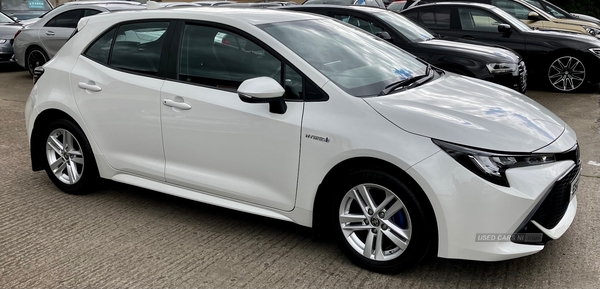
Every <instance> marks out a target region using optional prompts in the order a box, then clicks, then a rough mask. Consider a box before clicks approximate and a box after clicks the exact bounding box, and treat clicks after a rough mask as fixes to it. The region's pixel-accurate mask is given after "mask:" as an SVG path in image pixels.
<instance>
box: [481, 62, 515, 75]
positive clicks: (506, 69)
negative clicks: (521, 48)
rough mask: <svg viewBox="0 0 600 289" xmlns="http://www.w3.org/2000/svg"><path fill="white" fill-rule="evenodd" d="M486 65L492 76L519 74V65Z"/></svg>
mask: <svg viewBox="0 0 600 289" xmlns="http://www.w3.org/2000/svg"><path fill="white" fill-rule="evenodd" d="M486 65H487V68H488V70H489V71H490V73H491V74H505V73H512V74H513V75H518V74H519V71H518V70H519V64H517V63H488V64H486Z"/></svg>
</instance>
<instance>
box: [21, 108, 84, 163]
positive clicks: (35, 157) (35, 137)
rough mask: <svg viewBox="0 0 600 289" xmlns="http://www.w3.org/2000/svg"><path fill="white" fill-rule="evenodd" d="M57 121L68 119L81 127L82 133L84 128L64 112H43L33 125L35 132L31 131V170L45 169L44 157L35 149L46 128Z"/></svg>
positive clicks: (51, 110) (55, 110)
mask: <svg viewBox="0 0 600 289" xmlns="http://www.w3.org/2000/svg"><path fill="white" fill-rule="evenodd" d="M56 119H67V120H69V121H71V122H73V123H74V124H75V125H77V126H78V127H79V129H81V130H82V131H84V130H83V129H82V127H81V126H80V125H79V124H78V123H77V121H76V120H75V119H74V118H72V117H71V116H70V115H69V114H67V113H66V112H64V111H62V110H58V109H54V108H51V109H46V110H44V111H42V112H41V113H40V114H39V115H38V116H37V117H36V118H35V121H34V123H33V130H32V131H31V140H30V142H29V152H30V154H31V168H32V170H33V171H41V170H43V169H44V159H43V155H40V151H39V150H36V149H35V146H36V145H37V144H38V143H39V142H40V141H41V139H42V138H43V137H44V136H43V135H42V134H43V132H44V130H45V129H46V127H47V126H48V125H49V124H50V123H51V122H52V121H53V120H56Z"/></svg>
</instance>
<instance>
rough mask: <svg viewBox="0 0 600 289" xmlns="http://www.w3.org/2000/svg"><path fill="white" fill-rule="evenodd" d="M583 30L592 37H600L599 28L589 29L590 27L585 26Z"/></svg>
mask: <svg viewBox="0 0 600 289" xmlns="http://www.w3.org/2000/svg"><path fill="white" fill-rule="evenodd" d="M583 29H585V31H587V32H588V33H589V34H591V35H592V36H599V35H600V29H598V28H594V27H589V26H583Z"/></svg>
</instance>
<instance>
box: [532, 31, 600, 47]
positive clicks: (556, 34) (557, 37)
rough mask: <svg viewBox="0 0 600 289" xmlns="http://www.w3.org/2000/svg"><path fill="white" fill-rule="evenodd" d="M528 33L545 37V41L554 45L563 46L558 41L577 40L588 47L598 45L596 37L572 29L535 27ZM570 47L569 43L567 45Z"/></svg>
mask: <svg viewBox="0 0 600 289" xmlns="http://www.w3.org/2000/svg"><path fill="white" fill-rule="evenodd" d="M527 33H529V34H537V35H539V36H541V37H543V38H544V39H545V42H548V43H554V44H552V46H555V47H563V46H564V44H563V45H560V44H558V43H568V42H571V43H572V42H578V43H580V44H584V43H585V45H587V46H589V47H598V38H596V37H594V36H591V35H589V34H583V33H579V32H574V31H566V30H542V29H535V30H531V31H528V32H527ZM569 47H571V45H569Z"/></svg>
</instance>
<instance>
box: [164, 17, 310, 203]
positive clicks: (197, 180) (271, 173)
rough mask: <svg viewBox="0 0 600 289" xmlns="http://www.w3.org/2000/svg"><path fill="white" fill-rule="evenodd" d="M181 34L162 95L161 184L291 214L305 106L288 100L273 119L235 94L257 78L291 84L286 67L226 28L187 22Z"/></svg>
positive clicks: (263, 106) (265, 107)
mask: <svg viewBox="0 0 600 289" xmlns="http://www.w3.org/2000/svg"><path fill="white" fill-rule="evenodd" d="M182 37H183V39H182V41H181V46H182V47H181V49H180V56H179V68H178V71H179V72H178V75H177V80H167V81H166V82H165V84H164V86H163V88H162V92H161V100H162V102H163V105H162V106H161V119H162V128H163V143H164V147H165V157H166V170H165V178H166V180H167V182H171V183H173V184H176V185H180V186H184V187H187V188H191V189H194V190H199V191H203V192H206V193H210V194H215V195H219V196H221V197H226V198H231V199H236V200H240V201H245V202H250V203H256V204H262V205H266V206H268V207H271V208H276V209H281V210H292V209H293V208H294V203H295V197H296V183H297V176H298V163H299V157H300V134H301V124H302V113H303V109H304V103H303V102H302V101H287V111H286V112H285V113H284V114H276V113H271V112H269V104H254V103H245V102H242V101H241V100H240V98H239V96H238V95H237V93H236V90H237V87H238V86H239V85H240V84H241V83H242V82H243V81H244V80H246V79H250V78H254V77H259V76H268V77H271V78H273V79H275V80H278V81H280V82H281V81H282V79H283V78H282V74H285V75H286V83H287V82H293V81H294V80H293V79H294V78H293V77H287V75H288V74H289V73H290V72H291V69H287V68H286V67H287V66H282V63H281V61H280V60H279V59H277V58H276V57H274V56H273V55H271V54H270V53H268V52H267V51H265V50H264V49H263V48H261V46H259V45H258V44H257V43H255V42H253V41H250V40H248V39H247V38H246V37H242V36H240V35H239V34H236V33H234V32H231V31H229V30H225V29H222V28H214V27H210V26H203V25H196V24H186V25H185V27H184V29H183V35H182ZM290 88H292V86H290Z"/></svg>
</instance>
